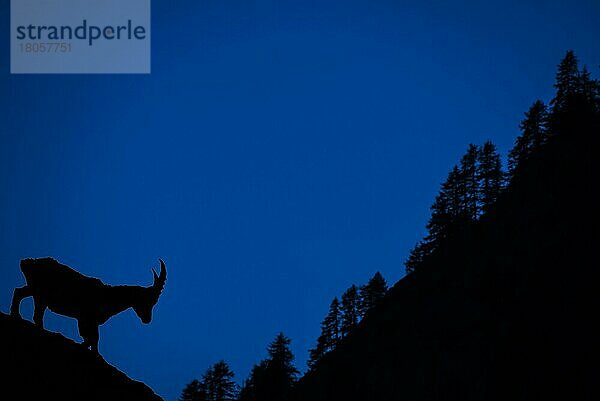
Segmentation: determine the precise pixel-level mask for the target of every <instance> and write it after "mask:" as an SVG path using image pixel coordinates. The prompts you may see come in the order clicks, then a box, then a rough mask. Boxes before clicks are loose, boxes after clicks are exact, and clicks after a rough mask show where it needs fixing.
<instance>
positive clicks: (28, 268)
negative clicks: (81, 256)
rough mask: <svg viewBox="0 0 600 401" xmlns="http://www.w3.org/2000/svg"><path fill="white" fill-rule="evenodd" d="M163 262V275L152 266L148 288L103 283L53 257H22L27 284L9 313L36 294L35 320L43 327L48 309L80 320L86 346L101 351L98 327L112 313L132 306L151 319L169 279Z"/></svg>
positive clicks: (15, 313)
mask: <svg viewBox="0 0 600 401" xmlns="http://www.w3.org/2000/svg"><path fill="white" fill-rule="evenodd" d="M159 261H160V274H156V271H154V269H152V272H153V274H154V283H153V284H152V285H151V286H149V287H142V286H130V285H120V286H111V285H107V284H104V283H103V282H102V281H100V280H98V279H97V278H92V277H87V276H84V275H83V274H81V273H79V272H77V271H75V270H73V269H71V268H70V267H69V266H65V265H63V264H61V263H59V262H58V261H56V260H55V259H52V258H40V259H23V260H22V261H21V271H22V272H23V275H24V276H25V280H26V281H27V285H26V286H24V287H21V288H16V289H15V291H14V294H13V299H12V305H11V308H10V314H11V315H12V316H18V317H20V313H19V305H20V304H21V300H23V298H26V297H30V296H31V297H33V303H34V312H33V321H34V323H35V324H36V325H38V326H39V327H43V320H44V312H45V311H46V308H48V309H50V310H51V311H52V312H55V313H58V314H60V315H64V316H69V317H73V318H75V319H77V323H78V328H79V334H80V335H81V337H82V338H83V346H84V347H86V348H90V349H91V350H92V351H94V352H98V326H100V325H101V324H104V323H105V322H106V321H107V320H108V319H109V318H110V317H111V316H114V315H116V314H118V313H120V312H123V311H124V310H126V309H129V308H133V310H134V311H135V313H136V314H137V315H138V317H139V318H140V320H141V321H142V322H143V323H146V324H147V323H150V321H151V320H152V308H153V307H154V305H155V304H156V303H157V302H158V298H159V296H160V294H161V292H162V290H163V288H164V285H165V281H166V279H167V269H166V268H165V263H164V262H163V261H162V260H161V259H159Z"/></svg>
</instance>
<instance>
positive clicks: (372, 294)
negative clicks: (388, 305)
mask: <svg viewBox="0 0 600 401" xmlns="http://www.w3.org/2000/svg"><path fill="white" fill-rule="evenodd" d="M386 291H387V283H386V281H385V279H384V278H383V276H382V275H381V273H380V272H377V273H375V274H374V275H373V277H371V279H370V280H369V282H368V283H367V284H365V285H363V286H361V287H360V290H359V305H358V313H359V316H360V318H361V319H362V318H363V317H365V315H366V314H367V312H368V311H369V310H371V309H372V308H373V307H374V306H375V305H377V304H378V303H379V302H380V301H381V299H382V298H383V297H384V296H385V293H386Z"/></svg>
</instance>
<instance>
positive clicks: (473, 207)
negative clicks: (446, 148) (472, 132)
mask: <svg viewBox="0 0 600 401" xmlns="http://www.w3.org/2000/svg"><path fill="white" fill-rule="evenodd" d="M478 160H479V147H477V146H476V145H473V144H472V143H471V144H469V147H468V149H467V153H465V155H464V156H463V157H462V158H461V160H460V180H459V186H458V190H459V193H458V195H459V199H460V205H461V207H460V209H461V212H462V213H460V216H459V217H464V218H466V219H467V220H477V218H478V217H479V213H480V210H479V204H480V201H479V193H480V190H479V177H478V166H477V162H478Z"/></svg>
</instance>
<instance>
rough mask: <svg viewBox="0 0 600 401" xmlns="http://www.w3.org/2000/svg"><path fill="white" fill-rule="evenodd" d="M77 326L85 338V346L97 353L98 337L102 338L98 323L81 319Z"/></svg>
mask: <svg viewBox="0 0 600 401" xmlns="http://www.w3.org/2000/svg"><path fill="white" fill-rule="evenodd" d="M77 327H78V328H79V335H80V336H81V337H82V338H83V343H82V345H83V346H84V347H85V348H88V347H90V349H91V350H92V351H94V352H96V353H97V352H98V339H99V338H100V336H99V334H98V325H97V324H94V323H89V322H86V321H79V322H78V324H77Z"/></svg>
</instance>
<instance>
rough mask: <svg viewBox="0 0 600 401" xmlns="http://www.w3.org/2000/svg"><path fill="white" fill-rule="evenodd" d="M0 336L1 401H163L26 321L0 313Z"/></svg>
mask: <svg viewBox="0 0 600 401" xmlns="http://www.w3.org/2000/svg"><path fill="white" fill-rule="evenodd" d="M0 338H1V339H2V344H1V347H0V361H1V362H0V363H1V364H2V374H1V375H0V399H3V400H10V399H14V400H17V399H18V400H78V401H82V400H128V401H130V400H140V401H142V400H143V401H146V400H147V401H158V400H161V399H162V398H160V397H159V396H157V395H156V394H154V392H153V391H152V390H151V389H150V388H149V387H148V386H146V385H145V384H143V383H140V382H137V381H134V380H131V379H130V378H128V377H127V376H126V375H125V374H124V373H122V372H120V371H119V370H117V369H116V368H114V367H112V366H111V365H109V364H108V363H106V362H105V361H104V360H102V359H101V358H100V357H97V356H94V355H93V354H92V353H91V351H89V350H85V349H83V348H82V347H81V346H79V345H78V344H75V343H74V342H73V341H71V340H68V339H66V338H65V337H63V336H62V335H60V334H56V333H51V332H48V331H42V330H40V329H38V328H37V327H35V326H34V325H33V324H32V323H30V322H27V321H24V320H20V319H12V318H10V317H9V316H7V315H5V314H3V313H0Z"/></svg>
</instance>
